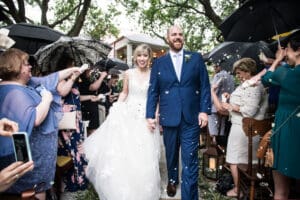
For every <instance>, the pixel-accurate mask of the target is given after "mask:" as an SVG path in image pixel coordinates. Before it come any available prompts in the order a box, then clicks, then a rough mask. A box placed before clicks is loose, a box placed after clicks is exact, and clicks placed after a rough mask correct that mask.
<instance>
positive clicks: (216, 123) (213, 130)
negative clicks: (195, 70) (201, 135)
mask: <svg viewBox="0 0 300 200" xmlns="http://www.w3.org/2000/svg"><path fill="white" fill-rule="evenodd" d="M214 70H215V74H214V76H213V79H212V82H211V84H212V85H215V86H216V91H215V93H216V96H217V97H218V100H214V99H213V98H212V108H211V114H210V115H208V130H209V134H210V136H211V137H213V143H217V142H216V137H217V136H225V126H226V125H227V124H228V123H227V120H228V113H227V112H226V110H224V108H223V107H222V105H221V104H218V102H220V101H221V99H222V94H223V93H225V92H226V93H229V94H231V93H232V91H233V90H234V79H233V76H232V75H231V74H230V73H228V72H226V71H225V70H224V69H222V67H221V66H220V64H218V63H217V64H215V65H214ZM212 97H213V95H212ZM226 137H227V135H226Z"/></svg>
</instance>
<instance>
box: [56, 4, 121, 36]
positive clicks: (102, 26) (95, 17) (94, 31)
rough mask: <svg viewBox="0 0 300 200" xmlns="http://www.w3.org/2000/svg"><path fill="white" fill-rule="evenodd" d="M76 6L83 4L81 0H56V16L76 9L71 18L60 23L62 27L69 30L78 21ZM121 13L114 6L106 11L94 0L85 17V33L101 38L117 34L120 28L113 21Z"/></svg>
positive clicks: (60, 16) (62, 15)
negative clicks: (80, 2)
mask: <svg viewBox="0 0 300 200" xmlns="http://www.w3.org/2000/svg"><path fill="white" fill-rule="evenodd" d="M76 6H77V8H80V7H81V6H82V5H80V4H79V0H69V1H64V0H56V3H55V6H54V12H55V16H56V18H63V17H64V16H65V15H66V13H69V12H70V11H71V10H73V9H75V11H74V14H72V15H70V16H69V20H66V21H64V22H63V23H61V24H59V25H58V26H59V27H60V29H62V30H64V31H66V32H67V30H70V29H71V27H72V26H73V24H74V23H76V17H77V15H78V14H79V13H78V11H77V8H76ZM120 14H121V13H120V12H119V11H118V10H117V9H116V8H115V7H113V6H110V7H109V8H108V10H107V11H105V12H104V11H103V10H102V9H101V7H99V6H97V5H95V1H92V3H91V5H90V7H89V11H88V13H87V15H86V18H85V23H84V26H83V33H84V34H85V35H88V36H90V37H92V38H94V39H100V38H103V37H104V36H109V35H113V36H117V35H118V34H119V30H118V28H117V27H116V25H115V24H114V23H113V19H114V18H115V17H116V16H118V15H120Z"/></svg>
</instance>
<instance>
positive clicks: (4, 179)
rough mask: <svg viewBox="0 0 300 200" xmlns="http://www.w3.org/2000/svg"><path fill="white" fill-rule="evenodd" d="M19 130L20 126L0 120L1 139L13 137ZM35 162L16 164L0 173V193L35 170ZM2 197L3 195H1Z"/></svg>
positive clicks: (4, 119)
mask: <svg viewBox="0 0 300 200" xmlns="http://www.w3.org/2000/svg"><path fill="white" fill-rule="evenodd" d="M18 130H19V127H18V124H17V123H16V122H14V121H11V120H9V119H6V118H2V119H1V120H0V137H1V136H6V137H7V136H12V134H13V133H14V132H17V131H18ZM33 167H34V165H33V161H28V162H27V163H23V162H14V163H12V164H10V165H9V166H8V167H6V168H4V169H3V170H1V171H0V192H3V191H5V190H7V189H8V188H10V186H12V185H13V184H14V183H15V182H16V181H17V180H18V179H19V178H20V177H22V176H23V175H24V174H26V173H27V172H28V171H31V170H32V169H33ZM0 196H1V195H0Z"/></svg>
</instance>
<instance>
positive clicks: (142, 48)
mask: <svg viewBox="0 0 300 200" xmlns="http://www.w3.org/2000/svg"><path fill="white" fill-rule="evenodd" d="M143 53H147V54H148V55H149V64H150V61H151V60H152V49H151V48H150V46H149V45H147V44H140V45H138V46H137V47H136V48H135V50H134V52H133V63H134V64H135V65H137V62H136V60H137V57H138V55H140V54H143Z"/></svg>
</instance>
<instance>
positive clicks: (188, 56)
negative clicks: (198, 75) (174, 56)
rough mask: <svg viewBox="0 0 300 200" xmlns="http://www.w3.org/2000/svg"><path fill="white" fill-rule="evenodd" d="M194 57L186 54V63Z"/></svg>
mask: <svg viewBox="0 0 300 200" xmlns="http://www.w3.org/2000/svg"><path fill="white" fill-rule="evenodd" d="M191 57H192V55H191V54H185V55H184V61H185V62H186V63H187V62H189V60H190V59H191Z"/></svg>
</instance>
